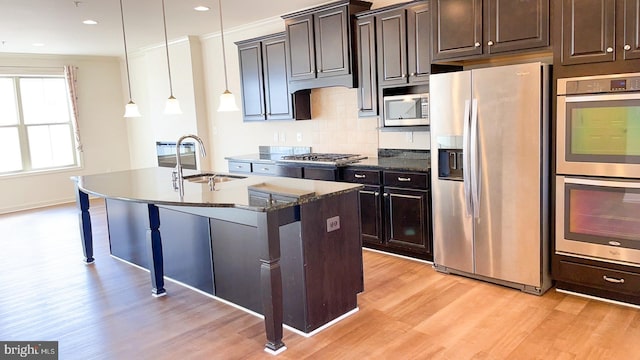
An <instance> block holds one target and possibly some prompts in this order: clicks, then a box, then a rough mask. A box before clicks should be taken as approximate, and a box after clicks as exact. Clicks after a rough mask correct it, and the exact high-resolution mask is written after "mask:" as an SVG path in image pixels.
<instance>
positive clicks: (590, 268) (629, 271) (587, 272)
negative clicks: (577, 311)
mask: <svg viewBox="0 0 640 360" xmlns="http://www.w3.org/2000/svg"><path fill="white" fill-rule="evenodd" d="M552 274H553V278H554V280H555V281H556V288H557V289H559V290H567V291H573V292H577V293H582V294H587V295H591V296H597V297H601V298H606V299H611V300H617V301H622V302H627V303H632V304H636V305H640V271H639V270H638V268H636V267H631V266H625V265H622V264H615V263H607V262H602V261H595V260H590V259H583V258H577V257H572V256H564V255H557V254H556V255H554V258H553V269H552Z"/></svg>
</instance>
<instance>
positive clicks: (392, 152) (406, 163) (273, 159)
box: [225, 149, 431, 172]
mask: <svg viewBox="0 0 640 360" xmlns="http://www.w3.org/2000/svg"><path fill="white" fill-rule="evenodd" d="M282 155H283V154H281V153H276V154H270V153H259V154H247V155H238V156H228V157H225V159H226V160H231V161H245V162H260V163H270V164H275V163H278V160H280V157H282ZM287 164H288V165H292V164H293V163H291V162H288V163H287ZM304 165H307V166H308V165H309V164H304ZM325 166H326V165H325ZM343 166H357V167H364V168H372V169H380V170H397V171H420V172H426V171H429V169H431V155H430V152H429V150H402V149H400V150H398V149H380V150H379V151H378V157H369V158H367V159H363V160H360V161H358V162H354V163H350V164H347V165H343Z"/></svg>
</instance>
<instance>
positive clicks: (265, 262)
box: [258, 211, 287, 354]
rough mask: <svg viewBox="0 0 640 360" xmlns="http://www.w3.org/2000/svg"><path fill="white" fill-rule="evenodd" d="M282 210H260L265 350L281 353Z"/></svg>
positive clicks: (282, 349) (282, 345)
mask: <svg viewBox="0 0 640 360" xmlns="http://www.w3.org/2000/svg"><path fill="white" fill-rule="evenodd" d="M279 220H280V219H279V216H278V211H267V212H263V213H259V214H258V237H259V239H258V240H259V244H260V247H261V249H260V287H261V291H262V306H263V311H264V324H265V330H266V333H267V343H266V344H265V349H264V350H265V351H266V352H268V353H271V354H278V353H280V352H282V351H284V350H286V349H287V348H286V346H284V343H283V342H282V320H283V315H282V271H281V269H280V224H279V222H280V221H279Z"/></svg>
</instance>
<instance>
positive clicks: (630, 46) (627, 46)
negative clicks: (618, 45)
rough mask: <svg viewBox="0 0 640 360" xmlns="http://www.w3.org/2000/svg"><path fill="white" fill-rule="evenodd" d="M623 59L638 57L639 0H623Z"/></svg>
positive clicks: (639, 50)
mask: <svg viewBox="0 0 640 360" xmlns="http://www.w3.org/2000/svg"><path fill="white" fill-rule="evenodd" d="M624 26H625V29H624V39H623V41H622V46H623V49H624V50H623V51H624V59H625V60H630V59H640V0H624Z"/></svg>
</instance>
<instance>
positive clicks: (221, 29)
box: [163, 0, 229, 91]
mask: <svg viewBox="0 0 640 360" xmlns="http://www.w3.org/2000/svg"><path fill="white" fill-rule="evenodd" d="M163 1H164V0H163ZM218 10H219V11H218V12H219V15H220V40H221V41H222V65H223V67H224V89H225V90H226V91H228V90H229V82H228V81H227V55H226V53H225V50H224V26H222V0H218Z"/></svg>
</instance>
